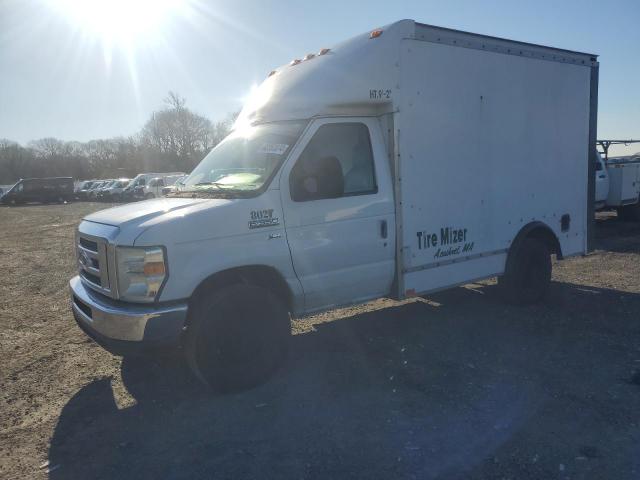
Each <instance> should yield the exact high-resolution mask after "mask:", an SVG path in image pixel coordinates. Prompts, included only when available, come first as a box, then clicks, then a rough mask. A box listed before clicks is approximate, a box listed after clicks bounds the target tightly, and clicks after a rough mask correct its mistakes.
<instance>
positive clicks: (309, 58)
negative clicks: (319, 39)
mask: <svg viewBox="0 0 640 480" xmlns="http://www.w3.org/2000/svg"><path fill="white" fill-rule="evenodd" d="M315 56H316V54H315V53H307V54H306V55H305V56H304V58H303V59H302V60H311V59H312V58H313V57H315Z"/></svg>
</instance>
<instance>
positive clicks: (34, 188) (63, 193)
mask: <svg viewBox="0 0 640 480" xmlns="http://www.w3.org/2000/svg"><path fill="white" fill-rule="evenodd" d="M73 197H74V193H73V178H71V177H50V178H25V179H22V180H19V181H18V182H17V183H16V184H15V185H14V186H13V187H11V189H10V190H9V191H8V192H6V193H5V194H4V195H2V198H1V199H0V201H2V203H4V204H13V205H16V204H22V203H28V202H39V203H51V202H68V201H71V200H73Z"/></svg>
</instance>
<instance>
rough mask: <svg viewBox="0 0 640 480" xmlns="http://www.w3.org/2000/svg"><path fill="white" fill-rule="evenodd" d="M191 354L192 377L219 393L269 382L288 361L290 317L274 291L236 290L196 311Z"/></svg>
mask: <svg viewBox="0 0 640 480" xmlns="http://www.w3.org/2000/svg"><path fill="white" fill-rule="evenodd" d="M190 310H191V312H190V314H189V315H190V317H189V326H188V329H187V333H186V338H185V354H186V359H187V363H188V364H189V367H190V368H191V370H192V372H193V373H194V374H195V376H196V377H198V378H199V379H200V380H201V381H202V382H203V383H205V384H207V385H209V386H210V387H212V388H213V389H214V390H217V391H238V390H243V389H246V388H250V387H253V386H255V385H258V384H260V383H262V382H264V381H266V380H267V379H268V378H269V377H270V376H271V374H272V373H274V372H275V371H276V370H277V368H278V367H279V366H280V364H281V363H282V362H283V360H284V359H285V357H286V353H287V350H288V346H289V339H290V337H291V323H290V319H289V312H288V311H287V308H286V307H285V305H284V304H283V303H282V302H281V301H280V300H279V299H278V298H277V297H276V296H275V295H274V294H273V293H271V292H270V291H269V290H266V289H264V288H261V287H257V286H252V285H231V286H229V287H226V288H223V289H220V290H218V291H215V292H214V293H213V294H203V295H200V296H199V297H198V298H196V299H195V301H194V302H193V305H192V306H191V307H190Z"/></svg>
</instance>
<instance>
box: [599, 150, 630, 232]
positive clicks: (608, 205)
mask: <svg viewBox="0 0 640 480" xmlns="http://www.w3.org/2000/svg"><path fill="white" fill-rule="evenodd" d="M635 143H640V140H598V146H600V147H601V148H602V153H601V152H598V153H597V163H596V172H595V173H596V180H595V182H596V189H595V192H596V193H595V205H596V209H598V210H607V209H609V210H613V209H615V210H616V211H617V212H618V216H619V217H621V218H622V219H623V220H631V221H640V153H638V154H636V155H630V156H626V157H613V158H609V147H610V146H611V145H626V146H628V145H631V144H635Z"/></svg>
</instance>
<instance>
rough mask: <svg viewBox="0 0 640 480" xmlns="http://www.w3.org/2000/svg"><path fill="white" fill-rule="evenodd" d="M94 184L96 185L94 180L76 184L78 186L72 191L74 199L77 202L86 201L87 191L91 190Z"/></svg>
mask: <svg viewBox="0 0 640 480" xmlns="http://www.w3.org/2000/svg"><path fill="white" fill-rule="evenodd" d="M95 183H96V180H86V181H84V182H81V183H80V184H78V186H77V187H76V188H75V190H74V193H75V196H76V199H78V200H86V199H87V194H88V193H89V190H91V187H92V186H93V185H94V184H95Z"/></svg>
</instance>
